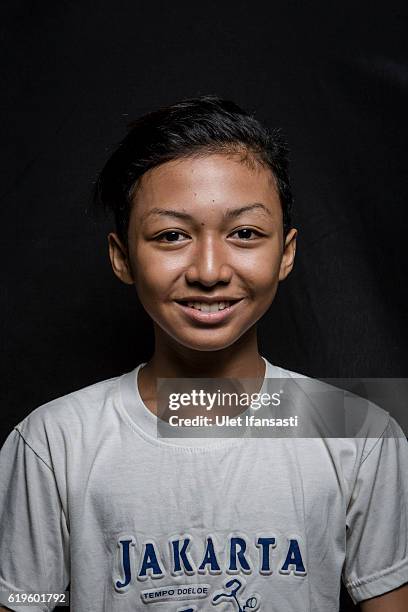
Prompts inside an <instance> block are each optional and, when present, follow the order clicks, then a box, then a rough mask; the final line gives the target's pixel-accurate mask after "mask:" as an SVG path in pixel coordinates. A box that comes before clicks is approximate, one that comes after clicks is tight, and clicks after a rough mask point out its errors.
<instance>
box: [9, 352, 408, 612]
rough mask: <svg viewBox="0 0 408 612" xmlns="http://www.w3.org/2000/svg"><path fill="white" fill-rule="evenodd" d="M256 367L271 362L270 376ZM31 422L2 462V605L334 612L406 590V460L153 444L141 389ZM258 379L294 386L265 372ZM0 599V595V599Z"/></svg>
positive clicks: (385, 454) (330, 449) (374, 445)
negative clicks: (347, 599)
mask: <svg viewBox="0 0 408 612" xmlns="http://www.w3.org/2000/svg"><path fill="white" fill-rule="evenodd" d="M265 361H266V360H265ZM143 365H144V364H140V365H139V366H138V367H137V368H136V369H135V370H133V371H132V372H130V373H128V374H125V375H123V376H121V377H117V378H113V379H109V380H106V381H103V382H100V383H98V384H95V385H92V386H90V387H86V388H85V389H82V390H80V391H76V392H74V393H71V394H70V395H67V396H65V397H62V398H60V399H57V400H55V401H52V402H50V403H48V404H45V405H44V406H41V407H40V408H38V409H36V410H34V411H33V412H32V413H31V414H30V415H29V416H28V417H27V418H25V419H24V420H23V421H22V422H21V423H20V424H19V425H17V427H16V428H15V429H14V430H13V431H12V432H11V433H10V435H9V437H8V438H7V440H6V442H5V444H4V446H3V448H2V450H1V452H0V604H2V605H6V606H8V607H10V608H11V609H12V610H16V611H19V610H21V611H22V612H24V611H27V612H28V611H30V610H51V609H53V605H52V604H50V605H46V604H38V605H37V606H27V605H24V606H19V605H16V604H11V603H10V602H9V601H8V599H7V592H9V591H14V592H18V591H20V592H30V593H58V592H62V591H64V590H65V589H66V587H67V586H68V584H69V583H70V592H71V605H72V609H73V610H74V611H75V612H91V611H92V612H95V611H98V612H101V611H108V612H113V611H114V612H130V611H134V610H144V611H145V612H164V611H166V612H182V611H183V612H195V611H201V610H209V611H210V610H214V611H215V612H224V611H225V612H229V611H231V612H234V610H236V611H238V612H247V611H248V610H261V611H262V612H274V611H276V612H281V611H282V610H285V611H286V612H300V611H302V612H306V611H309V612H310V611H315V612H322V611H324V612H335V611H337V610H338V608H339V591H340V581H341V578H343V580H344V583H345V585H346V587H347V589H348V591H349V593H350V595H351V597H352V598H353V600H354V601H355V602H358V601H361V600H363V599H368V598H370V597H374V596H377V595H380V594H382V593H385V592H387V591H390V590H392V589H394V588H397V587H398V586H400V585H402V584H404V583H405V582H407V581H408V544H407V537H408V518H407V509H408V486H407V474H408V445H407V441H406V439H405V437H404V435H403V433H402V430H401V429H400V427H399V426H398V424H397V423H396V422H395V421H394V419H393V418H391V417H390V416H389V414H388V413H386V412H385V411H383V410H381V409H379V408H377V407H373V411H374V412H375V418H376V426H377V428H378V424H379V423H380V425H381V426H380V430H381V432H380V434H379V435H377V434H376V435H375V437H372V435H371V434H370V431H371V430H370V426H369V423H368V425H367V429H366V432H367V435H366V436H364V437H361V436H359V437H355V438H300V439H296V438H293V439H291V438H261V437H259V438H257V437H254V438H252V437H246V436H244V437H241V438H235V437H231V438H228V439H225V438H224V439H223V438H215V439H211V438H210V439H196V440H194V439H187V440H186V439H180V440H172V441H169V440H164V439H160V438H157V435H156V425H157V423H156V417H155V416H154V415H153V414H152V413H151V412H150V411H149V410H148V409H147V407H146V406H145V405H144V404H143V402H142V400H141V397H140V394H139V391H138V387H137V373H138V370H139V369H140V368H141V367H142V366H143ZM266 366H267V367H266V372H265V378H274V377H281V378H291V377H296V376H298V375H296V374H294V373H291V372H289V371H287V370H283V369H281V368H277V367H275V366H272V365H271V364H270V363H269V362H268V361H266ZM2 590H3V593H1V591H2Z"/></svg>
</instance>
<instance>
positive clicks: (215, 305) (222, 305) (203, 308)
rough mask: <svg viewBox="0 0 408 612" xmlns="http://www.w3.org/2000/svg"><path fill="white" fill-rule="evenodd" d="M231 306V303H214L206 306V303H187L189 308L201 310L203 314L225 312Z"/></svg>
mask: <svg viewBox="0 0 408 612" xmlns="http://www.w3.org/2000/svg"><path fill="white" fill-rule="evenodd" d="M229 305H230V303H229V302H214V303H213V304H206V303H205V302H187V306H189V307H190V308H195V309H196V310H201V312H218V311H219V310H224V308H228V306H229Z"/></svg>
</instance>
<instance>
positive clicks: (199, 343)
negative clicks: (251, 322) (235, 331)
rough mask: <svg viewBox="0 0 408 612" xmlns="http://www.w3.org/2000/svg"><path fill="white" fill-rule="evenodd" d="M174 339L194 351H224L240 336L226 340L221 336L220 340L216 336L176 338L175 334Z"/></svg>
mask: <svg viewBox="0 0 408 612" xmlns="http://www.w3.org/2000/svg"><path fill="white" fill-rule="evenodd" d="M173 339H174V340H175V341H176V342H177V343H178V344H181V345H182V346H184V347H186V348H188V349H191V350H192V351H203V352H210V351H222V350H223V349H226V348H228V347H230V346H232V345H233V344H235V342H237V340H238V339H239V337H236V338H232V339H231V338H229V339H224V340H223V339H221V338H220V339H219V340H217V339H216V338H212V339H211V338H207V339H203V340H200V339H199V338H175V337H174V336H173Z"/></svg>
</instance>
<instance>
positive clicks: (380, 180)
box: [0, 0, 408, 609]
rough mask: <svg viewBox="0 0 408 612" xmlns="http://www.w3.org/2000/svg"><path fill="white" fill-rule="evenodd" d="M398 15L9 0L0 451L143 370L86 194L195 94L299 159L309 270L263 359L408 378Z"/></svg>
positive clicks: (142, 339)
mask: <svg viewBox="0 0 408 612" xmlns="http://www.w3.org/2000/svg"><path fill="white" fill-rule="evenodd" d="M405 4H406V3H405V2H403V1H401V2H395V1H394V0H390V1H388V2H387V3H378V4H376V3H373V2H367V3H365V2H364V3H361V2H358V3H357V2H334V3H330V2H329V3H327V2H324V1H323V0H321V1H320V2H317V3H313V2H303V3H299V4H298V3H295V2H290V1H289V0H286V1H285V2H270V3H265V4H264V3H260V2H258V3H257V2H243V1H242V0H235V2H206V3H200V4H199V3H194V2H189V3H187V2H172V3H170V2H146V1H143V2H138V1H136V0H132V1H129V0H127V1H116V2H100V3H98V2H91V1H89V0H78V1H76V2H75V1H68V0H65V1H62V0H61V1H60V2H45V1H44V2H41V3H39V2H31V1H29V0H13V1H12V2H11V1H7V2H6V1H4V2H3V3H2V7H1V13H2V14H1V42H2V57H1V62H2V65H3V76H2V127H3V128H4V136H3V138H2V154H3V155H2V159H3V161H2V164H1V167H2V171H3V174H2V179H1V195H2V204H1V215H2V222H1V228H2V236H1V238H2V239H1V247H2V268H3V274H4V276H3V282H2V285H1V295H2V303H3V306H2V345H3V357H4V362H3V365H2V370H3V375H4V383H3V385H2V400H1V414H0V443H1V442H2V441H3V440H4V438H5V436H6V434H7V433H8V432H9V430H10V429H11V427H12V426H13V425H14V424H16V423H17V422H18V421H20V420H21V419H22V418H23V417H24V416H25V415H26V414H28V413H29V412H30V411H31V410H32V409H33V408H35V407H36V406H38V405H39V404H41V403H44V402H45V401H48V400H50V399H52V398H54V397H57V396H59V395H62V394H64V393H66V392H68V391H71V390H74V389H76V388H79V387H81V386H84V385H86V384H89V383H91V382H95V381H96V380H100V379H103V378H106V377H109V376H114V375H116V374H118V373H121V372H123V371H124V370H127V369H131V368H132V367H134V366H135V365H136V364H137V363H138V362H140V361H141V360H145V359H147V358H148V357H149V354H150V352H151V349H152V343H151V340H149V335H150V330H151V328H150V324H149V321H148V320H147V317H146V315H145V314H144V313H143V311H142V310H141V308H140V306H139V305H138V304H137V301H136V297H135V295H134V293H133V291H132V289H129V288H128V287H125V286H121V285H120V283H119V281H117V280H116V279H115V278H114V277H113V275H112V273H111V271H110V267H109V263H108V258H107V248H106V247H107V245H106V233H107V231H108V229H109V228H110V223H109V221H108V220H106V219H99V220H96V221H95V220H94V219H93V218H91V217H90V215H89V214H87V210H86V209H87V206H88V198H89V194H90V191H91V187H92V182H93V180H94V178H95V176H96V174H97V171H98V169H100V167H101V166H102V164H103V163H104V161H105V159H106V158H107V155H108V152H109V150H110V149H111V148H112V147H113V146H114V145H115V144H116V143H117V142H118V141H119V140H120V139H121V138H122V137H123V135H124V134H125V128H126V124H127V122H128V121H129V120H130V119H132V118H134V117H136V116H138V115H140V114H141V113H144V112H146V111H148V110H151V109H152V108H155V107H157V106H158V105H162V104H168V103H172V102H174V101H177V100H178V99H180V98H181V97H186V96H192V95H196V94H201V93H215V94H218V95H221V96H223V97H228V98H231V99H233V100H235V101H236V102H238V103H239V104H241V105H242V106H244V107H246V108H248V109H250V110H254V111H256V114H257V116H258V117H259V118H260V119H261V120H264V121H266V122H267V123H268V124H269V125H270V126H279V127H282V128H283V130H284V133H285V134H286V136H287V138H288V140H289V142H290V144H291V148H292V178H293V186H294V191H295V196H296V217H295V219H296V226H297V227H298V228H299V248H298V256H297V263H296V268H295V270H294V272H293V273H292V275H291V277H290V278H289V279H288V280H287V281H286V282H285V283H284V284H283V285H282V286H281V287H280V290H279V293H278V296H277V299H276V302H275V303H274V305H273V307H272V309H271V311H270V312H269V314H268V315H267V316H266V317H265V318H264V320H263V321H262V323H261V327H260V343H261V350H262V352H263V354H265V355H266V356H267V357H268V358H269V359H270V360H272V361H273V362H276V363H280V364H281V365H283V366H284V367H287V368H289V369H292V370H297V371H301V372H304V373H305V374H309V375H311V376H316V377H324V376H331V377H335V376H344V377H345V376H350V377H351V376H366V377H399V376H400V377H403V376H407V375H408V363H407V326H406V320H407V309H406V304H407V302H408V291H407V285H406V278H407V274H406V273H407V258H406V256H405V246H406V240H407V212H406V202H407V196H408V187H407V180H406V171H405V156H404V148H405V144H406V141H407V121H406V109H407V90H408V64H407V49H406V47H405V46H404V39H406V36H407V29H406V25H407V16H408V12H407V10H406V8H405ZM344 605H346V604H344ZM345 609H346V608H345ZM347 609H348V608H347Z"/></svg>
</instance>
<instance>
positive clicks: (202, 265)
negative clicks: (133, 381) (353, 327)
mask: <svg viewBox="0 0 408 612" xmlns="http://www.w3.org/2000/svg"><path fill="white" fill-rule="evenodd" d="M295 242H296V230H294V229H292V230H291V231H290V232H289V233H288V235H287V236H286V240H285V241H284V237H283V230H282V209H281V204H280V201H279V196H278V192H277V189H276V186H275V180H274V178H273V176H272V173H271V171H270V170H269V169H268V168H266V167H264V166H262V165H260V164H258V163H253V164H248V163H244V162H243V161H242V159H241V158H240V157H238V156H237V155H235V156H227V155H225V154H211V155H207V156H205V157H189V158H183V159H177V160H173V161H170V162H167V163H165V164H162V165H161V166H158V167H155V168H153V169H152V170H149V171H148V172H147V173H145V174H144V175H143V177H142V179H141V181H140V183H139V185H138V188H137V190H136V193H135V196H134V201H133V207H132V211H131V215H130V221H129V232H128V250H126V248H125V247H124V246H123V245H122V244H121V242H120V240H119V239H118V237H117V235H116V234H110V235H109V246H110V256H111V261H112V267H113V270H114V272H115V274H116V275H117V276H118V277H119V278H120V279H121V280H122V281H124V282H126V283H131V284H134V285H135V287H136V290H137V293H138V296H139V299H140V301H141V303H142V304H143V306H144V308H145V310H146V311H147V313H148V314H149V315H150V317H151V318H152V319H153V321H154V326H155V333H156V341H157V337H160V336H162V335H163V334H164V335H165V336H166V340H167V341H170V342H173V343H174V342H176V343H177V344H179V345H182V346H184V347H188V348H190V349H193V350H199V351H215V350H220V349H223V348H226V347H228V346H231V345H232V344H234V343H235V342H236V341H237V340H238V339H239V338H241V337H242V336H243V335H244V334H245V333H246V332H248V330H250V329H251V328H253V327H254V325H255V324H256V322H257V321H258V320H259V319H260V318H261V317H262V315H263V314H264V313H265V312H266V311H267V310H268V308H269V306H270V304H271V303H272V301H273V299H274V296H275V293H276V290H277V287H278V283H279V281H280V280H283V279H284V278H285V277H286V276H287V275H288V274H289V272H290V270H291V269H292V266H293V260H294V255H295ZM214 302H215V303H214ZM219 302H223V304H222V303H221V304H220V303H219ZM203 303H205V305H203ZM209 304H210V305H209ZM216 309H217V312H212V311H213V310H216ZM218 309H221V310H218ZM208 310H210V311H211V312H206V311H208Z"/></svg>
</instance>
